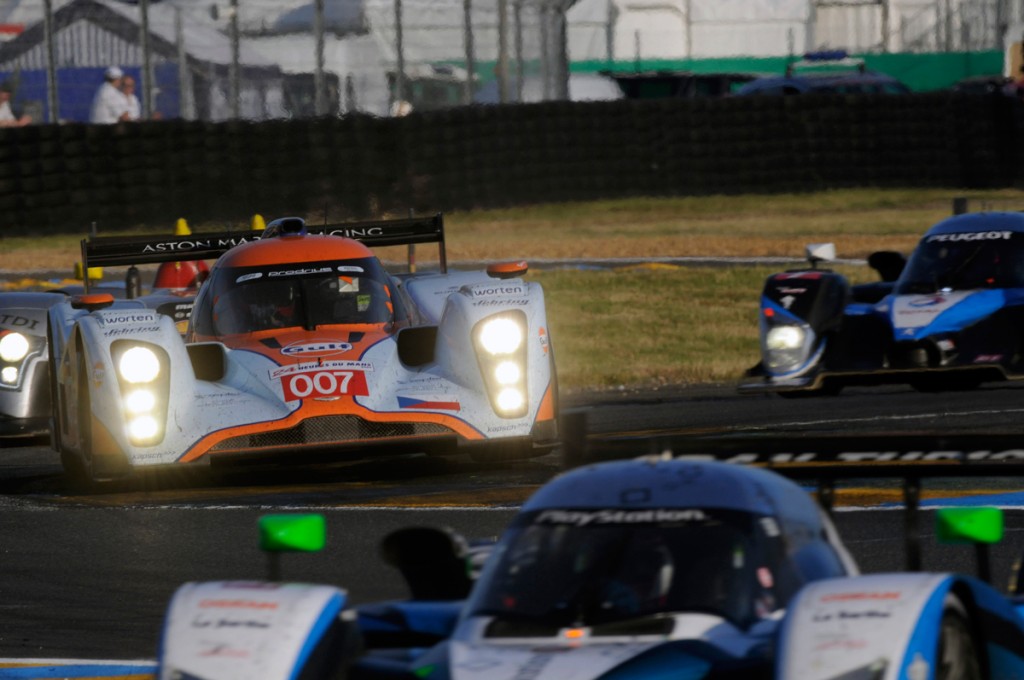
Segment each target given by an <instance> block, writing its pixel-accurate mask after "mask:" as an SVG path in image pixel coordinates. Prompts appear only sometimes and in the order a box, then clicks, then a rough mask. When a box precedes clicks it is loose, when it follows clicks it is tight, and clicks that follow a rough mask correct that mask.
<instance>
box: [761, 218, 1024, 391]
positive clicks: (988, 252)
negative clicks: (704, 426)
mask: <svg viewBox="0 0 1024 680" xmlns="http://www.w3.org/2000/svg"><path fill="white" fill-rule="evenodd" d="M868 262H869V264H871V265H872V266H874V267H875V269H877V270H878V271H879V273H880V274H881V275H882V279H883V280H882V281H880V282H878V283H873V284H864V285H855V286H851V285H850V284H849V282H848V281H847V280H846V278H845V277H843V276H842V275H840V274H838V273H836V272H832V271H829V270H825V269H816V268H810V269H802V270H795V271H788V272H783V273H779V274H774V275H772V276H770V277H769V278H768V280H767V281H766V282H765V287H764V290H763V292H762V295H761V310H760V337H761V362H760V363H759V364H758V365H757V366H755V367H754V368H753V369H751V370H750V371H749V372H748V379H747V380H746V381H745V382H744V383H743V384H742V385H741V390H744V391H777V392H780V393H785V392H813V391H817V392H825V393H835V392H838V390H839V389H841V388H842V387H843V386H844V385H857V384H860V385H864V384H868V385H871V384H883V383H909V384H911V385H913V386H914V387H916V388H919V389H923V390H929V391H930V390H941V389H965V388H971V387H975V386H977V385H979V384H981V383H982V382H986V381H997V380H1006V379H1013V378H1019V377H1020V376H1021V375H1022V374H1024V213H1010V212H999V213H995V212H993V213H973V214H965V215H957V216H954V217H950V218H948V219H946V220H943V221H942V222H939V223H938V224H936V225H935V226H933V227H932V228H931V229H929V230H928V232H927V233H926V234H925V235H924V237H923V238H922V239H921V241H920V243H919V244H918V246H917V248H916V249H915V251H914V253H913V254H912V255H911V257H910V259H909V261H907V262H906V264H905V266H904V263H903V259H902V256H900V255H899V254H898V253H891V252H883V253H875V254H873V255H872V256H871V257H870V258H869V259H868Z"/></svg>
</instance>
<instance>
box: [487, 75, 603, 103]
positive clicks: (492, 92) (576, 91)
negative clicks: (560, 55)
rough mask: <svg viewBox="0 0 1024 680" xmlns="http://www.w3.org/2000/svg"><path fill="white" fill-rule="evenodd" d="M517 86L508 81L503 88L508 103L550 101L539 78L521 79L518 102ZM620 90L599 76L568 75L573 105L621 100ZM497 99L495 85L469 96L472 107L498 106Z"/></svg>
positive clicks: (510, 80)
mask: <svg viewBox="0 0 1024 680" xmlns="http://www.w3.org/2000/svg"><path fill="white" fill-rule="evenodd" d="M518 85H519V82H518V80H517V79H516V78H510V79H509V82H508V84H507V86H506V87H508V91H507V92H506V98H507V101H508V102H509V103H514V102H519V103H522V104H531V103H536V102H542V101H546V100H549V99H551V98H552V97H551V96H547V95H546V94H545V92H544V79H543V78H541V77H540V76H525V77H524V78H523V88H522V98H521V99H520V98H519V88H518ZM622 98H623V94H622V90H620V89H619V86H618V85H616V84H615V81H614V80H613V79H612V78H609V77H608V76H605V75H601V74H600V73H570V74H569V100H570V101H574V102H586V101H613V100H616V99H622ZM500 102H501V96H500V94H499V92H498V81H496V80H492V81H490V82H488V83H484V85H482V86H481V87H480V88H479V89H478V90H477V91H476V93H475V94H474V95H473V103H474V104H498V103H500Z"/></svg>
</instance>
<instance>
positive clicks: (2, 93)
mask: <svg viewBox="0 0 1024 680" xmlns="http://www.w3.org/2000/svg"><path fill="white" fill-rule="evenodd" d="M13 93H14V86H13V85H11V82H10V81H9V80H8V81H4V82H3V83H0V127H21V126H23V125H28V124H29V123H31V122H32V118H30V117H29V116H27V115H25V116H15V115H14V111H12V110H11V96H12V94H13Z"/></svg>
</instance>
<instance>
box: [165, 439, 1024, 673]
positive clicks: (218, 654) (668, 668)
mask: <svg viewBox="0 0 1024 680" xmlns="http://www.w3.org/2000/svg"><path fill="white" fill-rule="evenodd" d="M953 510H955V511H957V513H959V514H958V515H957V517H959V518H960V520H959V521H957V520H956V517H954V521H951V522H948V523H947V524H948V528H947V530H946V532H945V534H946V535H948V536H950V537H952V538H954V539H965V538H967V539H970V538H972V537H974V538H976V539H977V540H979V541H981V540H988V541H991V540H993V538H996V537H997V534H999V533H1000V532H1001V529H1002V525H1001V519H1002V515H1001V514H1000V511H999V510H997V509H987V512H983V513H982V515H980V517H982V519H981V520H978V517H979V516H978V515H970V516H969V517H968V521H963V510H964V509H963V508H955V509H953ZM970 510H974V509H970ZM977 512H982V511H980V510H979V511H977ZM948 517H949V516H947V518H948ZM971 518H974V520H975V521H973V522H972V521H970V519H971ZM323 526H324V523H323V518H322V516H320V515H291V516H289V515H275V516H270V517H265V518H264V521H263V523H262V526H261V528H262V531H263V539H262V541H263V545H264V547H265V548H267V547H270V548H273V549H289V548H291V549H310V548H312V549H318V548H319V547H320V546H321V545H322V544H323ZM993 528H996V530H995V531H993ZM979 529H981V530H983V531H979ZM980 533H986V534H987V536H986V537H985V538H981V537H979V536H978V535H979V534H980ZM382 548H383V549H382V554H383V555H384V556H385V559H387V560H388V561H389V563H390V564H392V565H393V566H397V567H398V568H400V569H401V570H402V572H403V574H404V576H405V577H406V580H407V582H408V584H409V586H410V590H411V592H412V599H410V600H402V601H392V602H385V603H381V604H375V605H369V606H361V607H356V608H352V607H350V606H349V604H348V595H347V593H346V592H345V591H344V590H342V589H339V588H334V587H331V586H324V585H308V584H297V583H283V582H237V581H217V582H205V583H188V584H185V585H184V586H182V587H181V588H179V590H178V591H177V592H176V594H175V595H174V597H173V599H172V601H171V604H170V608H169V610H168V613H167V616H166V619H165V627H164V631H163V636H162V641H161V645H160V649H161V652H160V658H159V660H158V672H157V677H159V678H161V679H164V680H170V679H172V678H202V679H203V680H217V679H220V680H226V679H228V678H255V677H259V678H262V679H263V680H276V679H278V678H281V679H285V678H300V677H301V678H326V677H331V678H334V677H348V678H406V679H409V680H411V679H413V678H421V679H427V680H445V679H458V680H461V679H468V678H485V679H486V680H513V679H516V678H535V679H537V680H546V679H552V680H554V679H557V680H599V679H600V680H627V679H628V680H655V679H657V680H661V679H666V678H679V679H681V678H688V679H693V680H698V679H711V678H782V679H787V680H840V679H847V680H852V679H861V678H863V679H864V680H896V679H897V678H899V679H901V680H902V679H904V678H912V679H914V680H954V679H956V680H961V679H965V680H980V679H981V678H991V679H995V678H1014V677H1017V678H1019V677H1024V619H1022V618H1021V609H1022V608H1024V605H1020V604H1017V605H1015V604H1014V600H1013V599H1012V598H1008V597H1006V596H1004V595H1002V594H1000V593H999V592H997V591H996V590H995V589H994V588H993V587H992V586H990V585H988V584H987V583H986V582H985V581H984V580H982V579H979V578H974V577H970V576H961V575H956V574H948V573H922V572H908V573H893V574H872V575H860V574H859V573H858V570H857V566H856V565H855V564H854V562H853V560H852V558H851V557H850V555H849V554H848V552H847V550H846V549H845V547H844V546H843V543H842V541H841V540H840V538H839V536H838V535H837V534H836V532H835V530H834V528H833V526H832V523H831V521H830V520H829V518H828V515H827V514H826V513H825V512H824V510H823V509H822V508H820V507H819V506H818V505H816V504H815V502H814V501H813V500H812V497H811V496H810V495H809V494H808V493H807V492H806V491H804V490H803V489H802V488H801V487H799V486H798V485H797V484H795V483H794V482H791V481H789V480H787V479H785V478H783V477H781V476H779V475H777V474H775V473H773V472H770V471H766V470H762V469H757V468H752V467H741V466H739V465H733V464H728V463H721V462H714V461H707V460H689V459H680V458H677V459H670V458H664V457H649V458H641V459H634V460H628V461H617V462H607V463H601V464H596V465H590V466H586V467H583V468H577V469H576V470H573V471H571V472H568V473H564V474H562V475H561V476H559V477H557V478H555V479H554V480H552V481H551V482H549V483H548V484H546V485H545V486H544V487H542V488H541V489H540V490H538V491H537V492H536V493H535V494H534V495H533V496H532V497H531V498H530V499H529V500H528V501H527V502H526V503H525V504H524V505H523V507H522V508H521V510H520V511H519V513H518V515H517V517H516V518H515V519H514V520H513V522H512V524H511V526H510V527H509V528H508V529H507V530H506V531H505V532H504V534H503V536H502V537H501V538H500V539H499V540H498V541H497V543H496V544H495V545H493V547H492V548H491V549H490V550H487V551H486V552H485V556H484V557H483V560H482V570H481V571H480V572H479V575H478V576H474V574H475V570H474V569H473V566H474V564H477V563H479V562H481V559H480V558H481V552H480V550H481V549H480V548H479V547H476V548H472V547H470V544H469V543H467V542H465V541H464V540H459V539H458V537H456V536H453V535H452V534H451V533H450V532H449V533H445V532H443V531H440V530H434V533H433V534H431V533H430V530H428V529H425V528H422V527H418V528H411V529H407V530H400V532H398V533H397V534H392V535H390V536H389V537H388V538H386V539H385V541H384V544H383V546H382Z"/></svg>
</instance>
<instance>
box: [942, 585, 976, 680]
mask: <svg viewBox="0 0 1024 680" xmlns="http://www.w3.org/2000/svg"><path fill="white" fill-rule="evenodd" d="M980 652H981V649H980V648H979V647H978V644H977V640H976V639H975V636H974V632H973V630H972V629H971V623H970V618H969V617H968V615H967V610H966V608H964V605H963V603H962V602H961V601H960V598H958V597H957V596H956V595H953V594H949V595H947V596H946V601H945V602H944V603H943V611H942V624H941V629H940V633H939V649H938V653H937V654H936V668H935V678H936V680H981V679H982V677H983V676H982V670H981V668H982V665H981V662H980V661H979V659H978V655H979V653H980Z"/></svg>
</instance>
